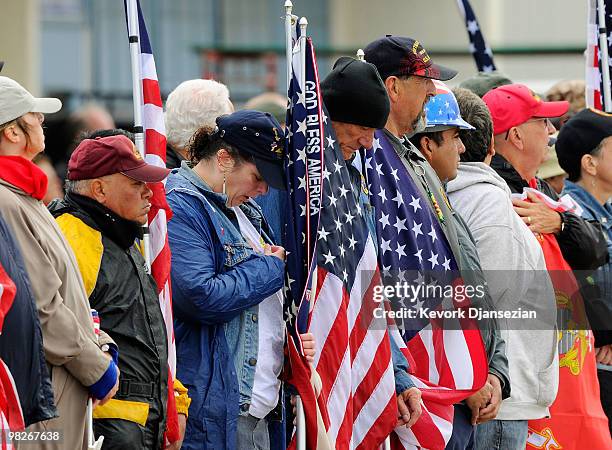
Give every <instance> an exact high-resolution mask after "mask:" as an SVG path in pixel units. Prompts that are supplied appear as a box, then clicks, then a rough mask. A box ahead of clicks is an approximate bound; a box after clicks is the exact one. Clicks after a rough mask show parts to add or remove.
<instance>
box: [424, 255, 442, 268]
mask: <svg viewBox="0 0 612 450" xmlns="http://www.w3.org/2000/svg"><path fill="white" fill-rule="evenodd" d="M427 261H429V262H430V264H431V268H432V269H435V268H436V266H439V265H440V263H439V262H438V254H437V253H434V252H431V257H430V258H429V259H428V260H427Z"/></svg>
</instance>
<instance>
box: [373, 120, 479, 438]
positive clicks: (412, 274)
mask: <svg viewBox="0 0 612 450" xmlns="http://www.w3.org/2000/svg"><path fill="white" fill-rule="evenodd" d="M408 145H410V144H408ZM405 157H406V158H409V156H405ZM364 161H365V173H366V175H367V180H368V190H369V195H370V201H371V203H372V205H373V206H374V209H375V211H376V228H377V235H378V239H379V242H378V244H377V245H378V248H379V253H378V259H379V265H380V266H381V267H382V275H383V280H384V282H385V285H387V286H389V285H396V284H397V283H399V284H400V286H404V285H405V286H408V285H412V286H414V287H415V288H420V289H423V291H421V294H419V295H413V296H410V295H402V296H400V297H397V298H396V299H395V300H396V302H393V301H392V302H391V307H392V309H394V310H395V311H396V312H400V311H401V312H402V314H403V315H404V316H405V317H401V318H400V319H397V318H396V322H397V326H398V328H399V329H394V328H393V327H390V329H391V330H392V333H391V336H392V338H393V339H394V340H395V342H396V344H397V345H398V347H399V348H400V349H402V351H403V352H404V354H405V356H406V358H407V360H408V361H409V362H410V375H411V377H412V379H413V381H414V383H415V384H416V386H417V387H418V388H419V389H420V390H421V394H422V400H423V413H422V415H421V417H420V418H419V420H418V421H417V422H416V424H415V425H413V426H412V428H410V429H406V428H405V427H400V428H398V429H397V430H396V433H395V435H394V436H393V440H392V443H393V447H394V448H398V449H404V448H405V449H412V448H417V447H424V448H428V449H443V448H444V447H445V446H446V443H447V442H448V440H449V439H450V436H451V434H452V426H453V404H454V403H458V402H460V401H461V400H463V399H465V398H467V397H469V396H470V395H472V394H473V393H475V392H477V391H478V390H479V389H480V388H481V387H482V386H483V385H484V383H485V382H486V378H487V373H488V363H487V358H486V354H485V351H484V345H483V342H482V337H481V334H480V331H479V330H478V328H477V327H476V326H475V324H474V323H473V322H472V321H470V320H466V319H456V320H455V319H442V320H431V319H429V318H428V317H427V316H421V315H420V313H419V311H426V310H429V311H434V310H437V309H440V308H442V307H445V308H447V309H454V308H455V307H458V303H457V302H456V299H455V298H450V299H449V298H447V297H444V296H442V295H440V294H438V292H439V291H437V290H436V289H435V288H432V289H431V292H433V294H431V295H430V294H428V293H426V292H427V291H425V290H424V289H425V288H427V287H428V286H431V287H435V286H436V285H437V286H439V287H442V286H458V285H459V284H462V281H461V279H460V277H459V274H458V267H457V263H456V261H455V257H454V255H453V253H452V251H451V248H450V245H449V243H448V241H447V240H446V236H445V234H444V232H443V231H442V228H441V226H440V223H439V220H442V221H444V220H453V219H452V217H442V216H441V210H440V208H439V205H437V202H436V200H435V197H434V196H433V193H432V192H431V191H429V192H427V195H425V193H422V192H421V190H420V189H419V188H418V187H417V185H416V183H415V181H414V180H413V179H412V177H411V176H410V174H409V173H408V171H407V170H406V168H405V166H404V163H403V162H402V161H401V160H400V157H399V155H398V154H397V153H396V151H395V150H394V149H393V147H392V145H391V143H390V142H389V140H388V138H387V137H386V136H385V134H384V132H383V131H382V130H378V131H376V133H375V138H374V143H373V148H372V149H371V150H367V151H366V152H365V155H364ZM415 173H417V174H418V173H421V174H422V173H423V168H422V167H421V168H415ZM423 182H424V183H426V181H425V180H424V181H423ZM408 292H410V291H408ZM412 292H414V291H412ZM449 301H450V303H449ZM443 302H444V303H443ZM462 306H466V305H462ZM408 311H413V315H412V316H409V314H408ZM404 313H405V314H404ZM396 317H397V316H396ZM406 343H407V345H406Z"/></svg>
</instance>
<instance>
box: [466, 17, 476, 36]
mask: <svg viewBox="0 0 612 450" xmlns="http://www.w3.org/2000/svg"><path fill="white" fill-rule="evenodd" d="M467 29H468V31H469V32H470V34H474V33H476V32H477V31H478V22H476V21H475V20H468V25H467Z"/></svg>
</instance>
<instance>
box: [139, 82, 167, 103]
mask: <svg viewBox="0 0 612 450" xmlns="http://www.w3.org/2000/svg"><path fill="white" fill-rule="evenodd" d="M142 99H143V101H144V104H145V105H156V106H159V107H160V108H161V106H162V100H161V94H160V92H159V83H158V82H157V80H149V79H147V78H144V79H143V80H142Z"/></svg>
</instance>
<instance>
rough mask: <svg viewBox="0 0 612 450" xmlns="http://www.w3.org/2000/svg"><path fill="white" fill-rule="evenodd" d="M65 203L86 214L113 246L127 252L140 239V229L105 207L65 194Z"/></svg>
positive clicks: (90, 200)
mask: <svg viewBox="0 0 612 450" xmlns="http://www.w3.org/2000/svg"><path fill="white" fill-rule="evenodd" d="M65 200H66V203H67V204H68V205H69V206H71V207H72V208H74V209H76V210H81V211H83V212H84V213H85V214H87V215H88V216H89V217H90V218H91V220H92V221H93V222H94V223H95V225H96V226H97V228H98V229H99V230H100V232H102V234H104V235H106V236H107V237H108V238H109V239H111V240H112V241H113V242H114V243H115V244H117V245H118V246H119V247H121V248H122V249H124V250H127V249H128V248H130V247H131V246H132V245H134V241H135V240H136V239H142V236H143V230H142V227H141V226H140V225H139V224H138V223H136V222H133V221H131V220H127V219H124V218H122V217H120V216H118V215H117V214H115V213H114V212H113V211H111V210H110V209H108V208H107V207H106V206H104V205H102V204H100V203H98V202H97V201H95V200H93V199H91V198H89V197H85V196H83V195H79V194H74V193H70V192H69V193H67V194H66V196H65Z"/></svg>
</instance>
